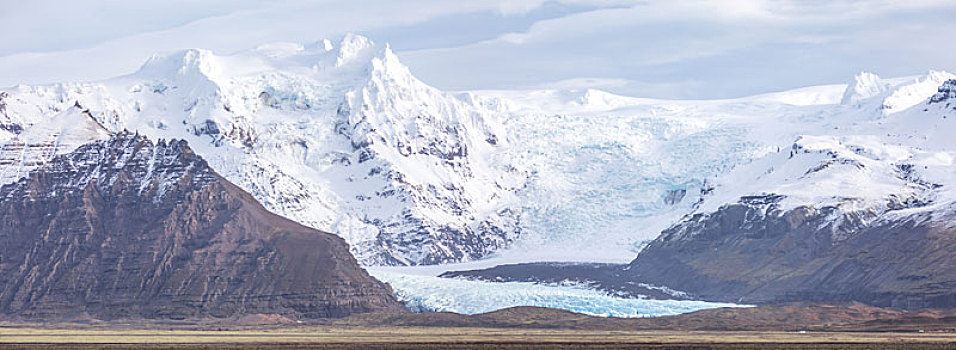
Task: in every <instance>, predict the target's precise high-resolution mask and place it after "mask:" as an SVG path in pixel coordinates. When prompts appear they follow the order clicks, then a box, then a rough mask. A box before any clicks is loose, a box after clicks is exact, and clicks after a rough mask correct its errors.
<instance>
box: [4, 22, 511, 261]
mask: <svg viewBox="0 0 956 350" xmlns="http://www.w3.org/2000/svg"><path fill="white" fill-rule="evenodd" d="M74 105H82V106H83V108H84V109H88V110H89V113H90V115H91V116H92V117H93V119H94V120H95V121H96V122H98V123H100V124H102V125H104V127H105V128H106V129H108V130H110V131H113V132H117V131H120V130H124V129H129V130H136V131H138V132H140V133H143V134H145V135H149V136H150V137H152V138H177V139H186V140H189V141H190V144H192V145H193V146H194V148H195V149H196V151H197V152H198V153H199V154H201V155H202V156H203V157H204V158H205V159H207V160H208V161H209V163H210V165H212V167H213V168H214V169H216V170H217V171H218V172H219V173H221V174H223V176H225V177H226V178H228V179H229V180H230V181H232V182H233V183H236V184H237V185H239V186H240V187H242V188H243V189H245V190H246V191H248V192H249V193H251V194H252V195H253V196H255V197H256V198H257V199H258V200H259V201H260V202H261V203H263V205H265V206H266V207H267V208H268V209H269V210H271V211H273V212H275V213H278V214H281V215H283V216H286V217H289V218H291V219H293V220H296V221H298V222H300V223H303V224H305V225H307V226H311V227H314V228H318V229H322V230H326V231H329V232H336V233H338V234H339V235H341V236H342V237H344V238H345V239H346V240H348V241H349V242H350V243H351V245H352V247H353V252H354V253H355V255H356V256H357V257H358V258H359V259H360V260H361V261H362V262H363V263H365V264H399V265H406V264H429V263H439V262H444V261H462V260H471V259H476V258H479V257H482V256H485V255H487V254H488V253H490V252H492V251H495V250H497V249H499V248H501V247H503V246H505V245H507V244H508V243H509V242H511V241H512V240H513V239H514V238H515V237H516V236H517V232H518V230H517V228H516V226H517V215H516V214H515V213H513V212H511V211H509V210H508V207H507V201H508V200H509V198H510V196H509V193H511V192H513V190H514V188H515V186H520V177H521V175H520V174H513V173H510V172H509V171H508V170H507V168H498V167H497V166H496V165H494V163H493V162H491V161H488V159H487V158H489V157H490V156H489V154H490V153H492V152H493V151H494V150H496V149H498V148H501V147H505V146H506V144H507V137H506V135H505V134H504V133H503V131H502V130H501V126H500V125H498V124H497V122H496V121H495V119H494V118H493V116H492V114H493V112H491V111H489V110H486V109H484V108H480V107H477V106H474V105H472V104H470V103H466V102H464V101H461V100H459V99H457V98H455V97H454V96H451V95H449V94H445V93H443V92H440V91H438V90H436V89H433V88H431V87H429V86H427V85H425V84H424V83H422V82H420V81H418V80H417V79H415V78H414V77H413V76H412V75H411V74H410V73H409V72H408V69H407V68H406V67H405V66H403V65H402V64H401V63H400V62H399V61H398V58H397V57H396V56H395V55H394V54H393V53H392V52H391V50H390V49H389V48H388V47H387V46H381V45H376V44H373V43H372V42H371V41H369V40H368V39H366V38H364V37H360V36H356V35H347V36H346V37H345V38H344V39H343V40H342V41H341V42H340V43H336V44H333V43H331V42H329V41H322V42H318V43H316V44H313V45H309V46H301V45H297V44H287V43H280V44H270V45H264V46H261V47H259V48H256V49H254V50H249V51H244V52H240V53H237V54H234V55H230V56H217V55H214V54H212V53H211V52H209V51H205V50H186V51H182V52H177V53H172V54H169V55H164V56H156V57H153V58H151V59H150V60H149V61H147V62H146V63H145V64H144V65H143V67H142V68H141V69H140V70H139V71H138V72H136V73H134V74H131V75H128V76H124V77H119V78H115V79H111V80H107V81H103V82H96V83H62V84H55V85H49V86H32V87H31V86H18V87H15V88H13V89H9V90H8V91H4V92H3V95H0V106H3V107H2V108H0V124H3V125H8V126H9V127H7V128H6V129H5V130H7V131H6V132H7V133H9V134H10V135H11V136H10V137H12V136H15V135H17V134H18V133H19V132H20V131H21V130H23V129H26V128H30V127H32V126H34V125H38V124H44V123H47V122H49V120H50V118H51V117H52V116H53V115H55V114H56V113H60V112H61V111H65V110H67V109H69V108H71V107H72V106H74ZM51 135H52V134H51ZM89 136H90V137H89V138H90V140H93V139H98V138H102V135H89Z"/></svg>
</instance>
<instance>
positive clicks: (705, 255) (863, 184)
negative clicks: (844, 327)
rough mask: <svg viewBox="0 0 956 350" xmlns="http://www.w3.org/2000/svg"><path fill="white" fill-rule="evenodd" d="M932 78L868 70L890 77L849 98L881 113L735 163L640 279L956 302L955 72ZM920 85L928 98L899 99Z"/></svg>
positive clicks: (691, 288)
mask: <svg viewBox="0 0 956 350" xmlns="http://www.w3.org/2000/svg"><path fill="white" fill-rule="evenodd" d="M935 76H936V77H938V76H946V77H950V78H952V77H951V76H949V75H942V74H937V75H935ZM933 78H934V75H930V77H929V78H928V79H921V80H917V81H916V82H915V83H914V84H912V85H905V86H903V87H899V86H897V87H895V88H893V87H892V86H893V85H892V84H891V83H889V82H885V81H875V82H874V81H873V80H874V79H876V78H873V77H869V78H868V81H870V83H871V84H878V85H879V86H890V87H888V88H880V89H865V90H867V91H871V90H872V91H871V92H872V94H871V95H872V96H869V97H864V98H861V99H859V100H855V99H854V98H845V99H844V100H845V101H847V100H850V101H856V102H854V103H856V104H857V108H860V109H863V110H872V111H877V112H879V113H880V114H881V116H880V117H879V118H877V119H875V120H873V121H872V122H870V123H863V124H859V125H857V127H856V128H855V129H854V130H853V132H857V133H859V135H841V136H836V135H820V136H812V137H810V136H807V137H803V138H801V139H799V140H798V141H797V142H796V143H795V144H794V145H793V147H791V148H790V149H789V150H786V152H787V153H783V152H781V154H775V155H770V156H768V157H767V158H766V159H763V160H759V161H756V162H754V163H752V164H750V165H747V166H743V167H741V168H739V169H736V170H734V171H732V172H730V173H729V174H728V175H727V176H725V177H724V178H723V179H722V184H724V186H723V187H722V188H719V189H717V190H716V194H715V195H714V196H713V197H711V198H705V200H704V201H705V202H704V204H703V205H702V206H701V207H700V208H699V209H700V212H698V213H696V214H694V215H692V216H689V217H687V218H686V219H685V220H683V221H681V222H679V223H677V224H675V225H674V226H673V227H671V228H669V229H667V230H665V231H664V232H663V233H662V234H661V236H660V237H659V238H658V239H656V240H655V241H653V242H651V243H650V244H649V245H648V247H647V248H646V249H645V250H644V251H642V252H641V253H640V254H639V255H638V257H637V259H635V260H634V261H633V262H632V263H631V264H630V266H629V268H628V269H627V270H628V271H627V273H628V274H629V278H630V279H633V280H639V281H644V282H647V283H654V284H660V285H666V286H668V287H671V288H675V289H679V290H683V291H687V292H690V293H692V294H695V295H697V296H699V297H703V298H706V299H713V300H733V301H737V302H741V301H742V302H751V303H754V302H756V303H766V302H779V301H793V300H811V301H846V300H855V301H860V302H865V303H868V304H872V305H877V306H892V307H904V308H922V307H953V306H956V285H954V284H953V281H956V276H954V275H953V274H952V271H951V270H952V269H950V268H949V267H950V266H952V265H953V264H954V263H956V261H954V260H953V258H952V254H951V252H952V250H953V249H954V248H956V246H954V244H956V241H954V240H953V238H952V237H954V233H956V231H954V226H953V225H952V221H953V219H954V218H956V191H954V187H956V186H954V184H953V183H952V174H953V173H954V172H956V164H954V162H953V159H954V156H956V142H954V141H953V139H952V137H951V136H949V132H950V131H951V130H956V121H954V120H953V116H954V115H956V99H954V97H956V94H954V93H953V91H956V80H954V79H950V80H945V81H942V82H939V84H933V83H926V82H927V81H931V80H932V79H933ZM859 85H860V84H857V85H856V86H854V85H851V87H850V89H849V90H848V92H847V96H852V94H853V91H852V90H860V88H859ZM934 85H935V86H934ZM927 86H929V87H932V88H933V90H932V91H930V92H929V93H927V92H926V91H919V90H927V88H926V87H927ZM868 94H870V93H869V92H868ZM927 95H928V96H927ZM899 96H907V98H906V99H903V98H899ZM913 96H921V98H922V100H923V101H922V102H920V103H917V104H915V105H913V106H911V107H910V108H907V109H904V110H895V107H894V106H899V104H898V103H891V102H893V101H904V100H907V99H912V98H914V97H913ZM888 111H891V112H892V113H888ZM735 196H737V197H736V198H735ZM712 200H713V203H707V201H712ZM718 204H719V205H718Z"/></svg>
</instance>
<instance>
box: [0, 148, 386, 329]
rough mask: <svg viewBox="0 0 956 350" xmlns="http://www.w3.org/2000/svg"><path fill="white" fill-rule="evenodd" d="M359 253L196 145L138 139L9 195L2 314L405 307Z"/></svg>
mask: <svg viewBox="0 0 956 350" xmlns="http://www.w3.org/2000/svg"><path fill="white" fill-rule="evenodd" d="M399 309H400V306H399V304H398V303H397V302H396V301H395V299H394V297H393V296H392V293H391V290H390V289H389V288H388V287H387V285H385V284H383V283H381V282H379V281H376V280H375V279H373V278H371V277H370V276H369V275H368V274H367V273H366V272H365V271H364V270H363V269H362V268H361V267H359V266H358V264H357V263H356V261H355V259H354V258H353V257H352V255H351V254H350V253H349V250H348V246H347V245H346V244H345V242H344V241H343V240H342V239H340V238H338V237H336V236H334V235H332V234H328V233H325V232H320V231H317V230H315V229H311V228H308V227H305V226H302V225H299V224H297V223H294V222H292V221H290V220H287V219H285V218H282V217H279V216H277V215H274V214H271V213H269V212H268V211H266V210H265V209H264V208H263V207H262V206H261V205H260V204H259V203H258V202H256V201H255V200H254V199H253V198H252V197H251V196H250V195H249V194H247V193H245V192H243V191H242V190H240V189H239V188H238V187H236V186H235V185H233V184H231V183H229V182H228V181H226V180H225V179H223V178H222V177H221V176H219V175H218V174H216V173H215V172H213V171H212V170H211V169H210V168H209V167H208V166H207V164H206V162H205V161H203V160H202V159H201V158H199V157H198V156H197V155H195V154H194V153H193V152H192V150H191V149H189V147H188V146H187V145H186V143H185V142H183V141H171V142H169V143H168V144H167V143H166V142H163V141H159V142H158V143H156V144H153V143H152V142H150V141H149V140H146V139H145V138H143V137H141V136H136V135H131V134H128V133H124V134H120V135H117V136H114V137H113V138H112V139H111V140H108V141H103V142H97V143H92V144H88V145H84V146H82V147H80V148H79V149H77V150H76V151H74V152H72V153H69V154H65V155H62V156H58V157H56V158H54V159H53V160H52V161H51V162H50V163H48V164H46V165H44V166H43V167H41V168H39V169H38V170H37V171H35V172H33V173H31V175H30V176H29V177H28V178H25V179H22V180H20V181H18V182H16V183H13V184H10V185H7V186H4V187H2V188H0V313H2V314H4V315H7V316H18V317H27V318H37V319H50V318H68V317H77V316H91V317H95V318H101V319H113V318H140V317H143V318H173V319H179V318H193V317H230V316H236V315H239V314H249V313H274V314H282V315H287V316H291V317H295V318H323V317H340V316H346V315H349V314H353V313H362V312H371V311H382V310H399Z"/></svg>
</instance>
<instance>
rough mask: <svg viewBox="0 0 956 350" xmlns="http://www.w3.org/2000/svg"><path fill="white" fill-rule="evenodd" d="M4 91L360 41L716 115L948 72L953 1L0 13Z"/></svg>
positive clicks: (23, 8) (421, 74)
mask: <svg viewBox="0 0 956 350" xmlns="http://www.w3.org/2000/svg"><path fill="white" fill-rule="evenodd" d="M0 2H2V7H0V8H2V9H3V10H2V11H0V33H4V34H3V38H2V41H0V42H2V44H0V86H12V85H15V84H20V83H23V84H42V83H50V82H57V81H85V80H98V79H106V78H110V77H113V76H118V75H122V74H127V73H131V72H133V71H135V70H136V69H137V68H138V67H139V66H140V65H141V64H142V63H143V62H145V60H146V59H147V58H148V57H149V56H151V55H153V54H156V53H163V52H170V51H174V50H178V49H185V48H204V49H210V50H212V51H214V52H216V53H217V54H229V53H233V52H236V51H240V50H244V49H249V48H254V47H256V46H259V45H261V44H264V43H269V42H278V41H291V42H299V43H312V42H316V41H319V40H321V39H325V38H331V39H335V38H338V37H341V36H343V35H344V34H345V33H349V32H352V33H358V34H361V35H365V36H367V37H369V38H371V39H372V40H373V41H376V42H379V43H383V42H384V43H389V44H390V46H391V47H392V49H393V50H394V51H395V52H396V54H398V56H399V58H400V59H401V60H402V62H403V63H405V64H406V65H408V66H409V67H410V69H411V71H412V72H413V74H415V75H416V76H417V77H418V78H419V79H421V80H423V81H425V82H426V83H428V84H430V85H433V86H435V87H438V88H440V89H444V90H483V89H582V88H597V89H602V90H607V91H610V92H613V93H618V94H622V95H630V96H637V97H654V98H678V99H713V98H730V97H741V96H747V95H753V94H758V93H765V92H773V91H781V90H787V89H792V88H798V87H803V86H811V85H824V84H835V83H845V82H847V81H849V80H850V79H852V77H853V76H854V75H855V74H856V73H858V72H861V71H869V72H874V73H877V74H879V75H880V76H883V77H899V76H909V75H918V74H923V73H925V72H927V71H929V70H948V71H956V45H954V44H953V38H956V20H954V19H956V0H905V1H904V0H834V1H822V0H802V1H788V0H660V1H658V0H501V1H499V0H487V1H485V0H468V1H464V0H462V1H456V0H345V1H338V0H271V1H266V0H204V1H197V0H139V1H128V0H31V1H16V0H0Z"/></svg>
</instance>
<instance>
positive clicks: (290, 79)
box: [0, 35, 956, 265]
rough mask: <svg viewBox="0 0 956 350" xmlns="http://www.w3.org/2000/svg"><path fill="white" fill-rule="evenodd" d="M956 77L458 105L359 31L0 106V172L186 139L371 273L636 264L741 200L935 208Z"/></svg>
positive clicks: (13, 93)
mask: <svg viewBox="0 0 956 350" xmlns="http://www.w3.org/2000/svg"><path fill="white" fill-rule="evenodd" d="M463 69H467V68H466V67H463ZM953 77H954V76H953V75H952V74H949V73H944V72H932V73H930V74H927V75H926V76H922V77H918V78H901V79H881V78H879V77H878V76H876V75H873V74H861V75H860V76H858V77H857V78H856V79H855V80H854V81H853V82H851V83H850V84H848V85H832V86H820V87H810V88H804V89H798V90H793V91H786V92H780V93H772V94H765V95H759V96H753V97H748V98H741V99H732V100H717V101H669V100H651V99H640V98H632V97H623V96H617V95H613V94H609V93H606V92H602V91H598V90H581V91H556V90H542V91H473V92H457V93H449V92H442V91H439V90H437V89H434V88H432V87H429V86H428V85H426V84H425V83H423V82H421V81H419V80H417V79H416V78H415V77H414V76H413V75H412V74H411V72H409V70H408V68H407V67H405V66H404V65H402V64H401V63H400V61H399V59H398V58H397V57H396V55H395V54H394V53H392V51H391V50H390V49H389V48H388V46H387V45H377V44H373V43H372V42H371V41H369V40H368V39H366V38H363V37H360V36H356V35H347V36H346V37H345V38H344V39H342V40H341V41H339V42H335V43H333V42H331V41H328V40H323V41H319V42H317V43H314V44H311V45H298V44H290V43H280V44H270V45H264V46H261V47H258V48H256V49H253V50H248V51H243V52H239V53H235V54H232V55H216V54H213V53H211V52H209V51H204V50H187V51H182V52H177V53H172V54H169V55H162V56H156V57H153V58H151V59H150V60H149V61H148V62H147V63H146V64H144V65H143V67H142V68H141V69H140V70H139V71H138V72H135V73H133V74H131V75H128V76H122V77H117V78H114V79H110V80H106V81H101V82H92V83H61V84H54V85H45V86H17V87H13V88H10V89H4V90H3V91H0V129H2V131H0V134H2V139H4V140H5V141H4V145H3V147H2V148H0V172H2V181H3V183H8V182H11V181H14V180H16V179H17V178H18V177H21V176H23V174H25V172H26V171H28V170H29V169H30V168H31V167H34V166H36V165H38V164H42V163H43V162H44V161H45V160H46V159H49V158H50V157H52V156H53V155H55V154H61V153H64V152H69V151H71V150H72V149H74V148H76V147H77V146H79V145H80V144H82V143H83V142H84V141H85V140H87V141H88V140H94V139H100V138H103V137H105V135H106V132H107V131H112V132H116V131H119V130H123V129H129V130H136V131H138V132H140V133H142V134H145V135H148V136H150V137H151V138H156V139H158V138H167V139H171V138H178V139H185V140H188V141H189V142H190V145H191V146H192V147H193V148H194V149H195V150H196V152H197V153H198V154H200V155H201V156H203V157H204V158H205V159H207V160H208V162H209V164H210V165H211V166H212V167H213V168H214V169H215V170H216V171H217V172H219V173H221V174H223V175H224V176H225V177H226V178H228V179H229V180H230V181H232V182H234V183H236V184H238V185H239V186H241V187H242V188H243V189H244V190H246V191H248V192H250V193H251V194H253V195H254V196H255V197H256V199H258V200H259V201H260V202H262V203H263V204H264V205H265V206H266V207H267V208H268V209H270V210H272V211H273V212H276V213H278V214H281V215H283V216H286V217H289V218H291V219H293V220H296V221H298V222H301V223H303V224H306V225H308V226H312V227H315V228H318V229H321V230H326V231H329V232H335V233H337V234H339V235H340V236H342V237H343V238H345V239H346V240H347V241H348V242H349V243H350V244H351V246H352V250H353V253H354V254H355V255H356V257H357V258H358V259H359V260H360V261H361V262H362V263H363V264H366V265H419V264H435V263H448V262H462V261H469V260H475V259H478V258H483V257H488V256H490V255H495V256H498V258H499V260H500V261H540V260H578V261H605V262H626V261H629V260H630V259H632V258H633V256H634V254H636V253H637V252H638V251H639V250H640V249H641V247H643V244H644V243H646V242H647V241H648V240H651V239H653V238H655V237H656V236H657V235H658V234H659V233H660V232H662V231H664V230H665V229H668V228H669V227H671V226H673V225H675V224H679V223H680V222H683V221H685V220H690V219H691V218H692V217H694V216H695V215H707V214H708V213H713V212H715V211H717V210H719V208H721V207H722V206H724V205H727V204H733V203H738V202H739V201H740V199H741V198H749V197H753V196H764V195H770V194H772V195H774V196H779V198H780V201H779V203H778V208H782V209H783V210H786V208H794V207H797V206H803V205H812V206H816V207H821V206H832V207H839V208H843V209H841V210H844V211H845V212H847V213H853V215H852V217H853V218H856V219H853V220H859V221H860V222H855V223H852V225H858V224H865V223H866V222H869V221H870V220H872V219H874V218H876V217H878V216H880V215H882V214H883V213H888V212H891V211H896V210H898V209H900V208H903V207H906V208H910V207H917V206H921V207H929V206H931V205H932V204H933V203H940V202H941V199H940V198H943V197H945V196H944V194H945V191H947V190H948V188H949V186H946V183H947V181H949V180H948V178H946V174H947V173H946V172H947V171H949V170H948V169H949V168H948V167H949V166H951V163H952V162H951V160H948V159H950V158H947V157H950V156H951V155H952V154H951V153H949V152H950V151H949V150H954V149H956V146H953V145H950V144H949V143H948V140H943V139H945V136H944V134H946V132H947V130H953V129H947V127H949V125H948V124H947V123H948V122H949V120H948V119H939V120H938V119H934V118H938V117H939V116H940V115H944V114H945V113H947V112H946V111H947V109H946V108H949V107H941V106H945V103H946V102H947V101H944V100H943V99H942V97H940V101H941V102H940V103H935V104H925V103H924V101H927V100H928V99H931V97H932V96H933V95H934V94H936V93H937V92H939V93H943V92H941V90H939V88H940V86H941V85H943V83H944V82H945V81H947V80H948V79H952V78H953ZM924 109H925V111H924ZM940 140H943V141H940ZM940 185H942V187H941V186H940ZM941 196H943V197H941ZM834 220H844V221H845V219H834ZM851 221H852V220H851ZM834 222H836V221H834ZM841 222H843V221H841ZM835 225H836V226H840V225H849V224H835ZM845 227H846V228H847V229H849V227H851V226H845Z"/></svg>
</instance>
